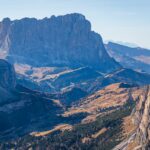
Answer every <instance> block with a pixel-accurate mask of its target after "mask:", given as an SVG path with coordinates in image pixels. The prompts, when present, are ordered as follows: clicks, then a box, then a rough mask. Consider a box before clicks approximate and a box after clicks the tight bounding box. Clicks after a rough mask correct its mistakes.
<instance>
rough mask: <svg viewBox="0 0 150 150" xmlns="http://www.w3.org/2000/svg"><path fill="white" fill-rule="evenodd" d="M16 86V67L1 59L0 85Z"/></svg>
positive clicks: (5, 86) (8, 87) (7, 87)
mask: <svg viewBox="0 0 150 150" xmlns="http://www.w3.org/2000/svg"><path fill="white" fill-rule="evenodd" d="M15 86H16V76H15V71H14V68H13V66H12V65H11V64H9V63H8V62H7V61H5V60H2V59H0V87H1V88H5V89H13V88H15Z"/></svg>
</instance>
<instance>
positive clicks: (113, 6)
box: [0, 0, 150, 48]
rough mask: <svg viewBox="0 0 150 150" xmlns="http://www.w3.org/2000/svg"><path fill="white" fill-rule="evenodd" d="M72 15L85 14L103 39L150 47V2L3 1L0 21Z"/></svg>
mask: <svg viewBox="0 0 150 150" xmlns="http://www.w3.org/2000/svg"><path fill="white" fill-rule="evenodd" d="M73 12H78V13H82V14H83V15H85V16H86V18H87V19H88V20H90V21H91V23H92V29H93V30H94V31H96V32H98V33H100V34H101V35H102V37H103V39H104V40H114V41H124V42H130V43H135V44H138V45H140V46H142V47H146V48H150V0H0V20H2V18H5V17H9V18H11V19H20V18H23V17H36V18H44V17H50V16H51V15H56V16H57V15H63V14H68V13H73Z"/></svg>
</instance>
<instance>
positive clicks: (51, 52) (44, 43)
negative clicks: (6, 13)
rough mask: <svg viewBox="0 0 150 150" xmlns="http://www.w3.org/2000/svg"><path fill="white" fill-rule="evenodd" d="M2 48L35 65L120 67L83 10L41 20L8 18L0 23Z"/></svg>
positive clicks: (7, 54)
mask: <svg viewBox="0 0 150 150" xmlns="http://www.w3.org/2000/svg"><path fill="white" fill-rule="evenodd" d="M0 52H1V55H3V56H5V57H7V59H8V60H9V61H11V62H13V63H14V62H18V63H25V64H30V65H32V66H69V67H81V66H89V67H92V68H94V69H98V70H100V71H102V72H110V71H113V70H115V69H117V68H118V67H120V65H118V64H117V63H116V62H115V61H114V60H113V59H112V58H110V57H109V55H108V54H107V52H106V50H105V48H104V45H103V41H102V38H101V36H100V35H99V34H97V33H95V32H94V31H92V30H91V24H90V22H89V21H88V20H86V18H85V17H84V16H83V15H81V14H70V15H65V16H58V17H55V16H52V17H51V18H44V19H42V20H37V19H35V18H24V19H21V20H14V21H11V20H10V19H8V18H6V19H4V20H3V21H2V22H1V23H0Z"/></svg>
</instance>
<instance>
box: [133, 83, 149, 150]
mask: <svg viewBox="0 0 150 150" xmlns="http://www.w3.org/2000/svg"><path fill="white" fill-rule="evenodd" d="M149 114H150V86H148V87H147V89H145V95H144V96H141V99H140V101H139V103H138V105H137V107H136V113H135V122H136V123H138V125H139V128H138V130H137V133H136V141H137V144H138V145H139V146H138V147H139V148H141V149H143V150H145V149H148V148H150V116H149Z"/></svg>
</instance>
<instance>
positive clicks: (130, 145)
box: [114, 86, 150, 150]
mask: <svg viewBox="0 0 150 150" xmlns="http://www.w3.org/2000/svg"><path fill="white" fill-rule="evenodd" d="M138 99H139V100H138V102H137V105H136V107H135V108H134V110H133V112H132V114H131V118H132V120H131V122H132V124H133V125H134V126H135V127H134V128H135V130H134V131H132V132H131V134H130V136H129V137H128V138H126V139H125V140H124V141H123V142H121V143H120V144H119V145H118V146H116V147H115V148H114V150H149V149H150V119H149V118H150V116H149V112H150V86H147V87H144V88H143V92H142V93H141V94H140V95H139V98H138Z"/></svg>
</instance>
